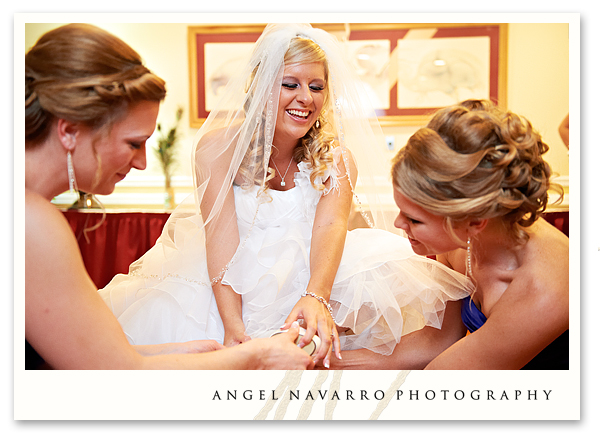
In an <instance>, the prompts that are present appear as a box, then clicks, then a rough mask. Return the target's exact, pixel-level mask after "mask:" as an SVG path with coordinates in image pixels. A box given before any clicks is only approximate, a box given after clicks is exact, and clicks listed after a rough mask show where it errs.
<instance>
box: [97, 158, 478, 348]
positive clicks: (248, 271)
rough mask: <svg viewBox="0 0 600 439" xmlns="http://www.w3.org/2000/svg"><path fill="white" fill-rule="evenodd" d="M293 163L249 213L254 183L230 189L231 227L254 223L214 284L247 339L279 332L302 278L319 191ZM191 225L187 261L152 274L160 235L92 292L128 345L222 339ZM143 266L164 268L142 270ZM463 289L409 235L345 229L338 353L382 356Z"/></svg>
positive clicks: (438, 317)
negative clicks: (235, 298) (228, 292)
mask: <svg viewBox="0 0 600 439" xmlns="http://www.w3.org/2000/svg"><path fill="white" fill-rule="evenodd" d="M298 168H299V172H297V173H296V174H295V179H294V181H295V187H293V188H291V189H289V190H287V191H275V190H268V194H269V195H270V196H271V197H272V201H271V202H269V203H265V204H261V205H260V208H259V209H258V214H257V216H256V218H255V214H256V193H257V190H258V187H255V188H254V189H253V190H250V191H245V190H243V189H242V188H240V187H239V186H235V187H234V194H235V205H236V213H237V217H238V224H239V225H240V227H239V229H240V230H248V228H249V226H250V225H251V223H252V222H253V221H254V224H253V225H252V227H251V231H250V233H249V235H248V236H246V234H245V233H244V236H240V242H244V241H245V244H244V245H243V246H242V248H241V249H240V250H238V254H237V256H236V257H235V258H234V263H233V264H232V265H231V266H230V268H229V270H228V271H227V272H226V273H225V275H224V277H223V280H222V282H223V283H225V284H228V285H230V286H231V287H232V288H233V289H234V290H235V291H236V292H237V293H239V294H240V295H241V296H242V312H243V320H244V324H245V327H246V332H247V334H248V335H249V336H250V337H252V338H256V337H264V336H269V335H270V334H271V333H272V332H273V331H274V330H276V329H278V328H279V327H280V326H281V325H282V324H283V322H284V320H285V319H286V317H287V316H288V314H289V313H290V311H291V310H292V308H293V307H294V305H295V304H296V302H297V301H298V300H299V299H300V297H301V294H302V293H303V292H304V291H305V289H306V285H307V284H308V281H309V277H310V269H309V260H310V246H311V234H312V225H313V220H314V217H315V211H316V207H317V203H318V202H319V199H320V197H321V195H322V194H321V192H319V191H317V190H316V189H314V188H313V186H312V185H311V183H310V181H309V176H310V168H309V167H308V165H307V164H306V163H299V164H298ZM327 177H328V175H325V177H324V178H323V180H326V179H327ZM332 180H333V187H334V188H332V189H329V190H335V186H336V184H337V181H335V176H333V175H332ZM195 227H197V226H195V225H194V223H193V221H190V224H189V227H188V230H187V232H186V236H187V237H186V238H185V240H186V242H185V245H184V246H183V248H182V250H179V251H182V252H185V253H186V255H185V257H183V258H179V259H180V260H183V261H185V264H183V265H185V266H177V267H171V268H172V269H167V268H160V270H158V269H155V270H152V266H153V264H155V265H156V267H158V262H157V261H159V260H161V254H166V253H168V252H169V251H172V249H168V248H164V247H165V246H163V245H162V243H161V240H160V239H159V241H158V242H157V244H156V245H155V246H154V247H153V248H152V249H151V250H149V252H148V253H147V254H146V255H145V256H144V261H143V264H144V267H141V269H140V268H139V267H138V268H135V269H132V270H131V271H130V274H129V275H122V274H120V275H117V276H116V277H115V278H114V279H113V280H112V281H111V282H110V283H109V284H108V285H107V286H106V287H105V288H104V289H102V290H100V294H101V296H102V298H103V299H104V301H105V302H106V303H107V304H108V306H109V307H110V308H111V310H112V311H113V312H114V314H115V315H116V316H117V318H118V320H119V322H120V324H121V326H122V327H123V330H124V331H125V334H126V335H127V337H128V339H129V341H130V342H131V343H132V344H155V343H167V342H180V341H187V340H193V339H214V340H217V341H219V342H222V341H223V335H224V330H223V324H222V322H221V319H220V317H219V312H218V309H217V305H216V302H215V298H214V296H213V292H212V288H211V287H210V281H209V276H208V271H207V267H206V254H205V249H204V244H203V242H198V241H200V240H201V239H200V238H198V237H197V236H198V235H199V234H197V233H194V228H195ZM180 241H181V240H180ZM134 265H135V264H134ZM134 265H132V268H133V267H134ZM180 265H181V264H180ZM166 270H169V271H166ZM150 272H154V273H162V274H160V275H158V274H152V275H148V274H143V273H150ZM190 273H192V274H190ZM471 290H472V284H471V282H470V281H469V279H468V278H467V277H465V276H463V275H461V274H460V273H457V272H455V271H453V270H451V269H449V268H447V267H445V266H444V265H442V264H440V263H438V262H436V261H434V260H432V259H429V258H426V257H422V256H418V255H416V254H415V253H414V252H413V251H412V249H411V247H410V244H409V242H408V240H407V239H405V238H403V237H401V236H399V235H395V234H392V233H390V232H387V231H383V230H378V229H355V230H351V231H349V232H348V234H347V237H346V244H345V247H344V253H343V256H342V260H341V263H340V266H339V269H338V271H337V275H336V278H335V282H334V286H333V289H332V292H331V298H330V304H331V306H332V308H333V310H334V314H335V320H336V322H337V324H338V325H339V326H340V327H343V328H349V331H347V333H346V334H345V335H342V336H341V337H340V341H341V342H342V348H343V349H359V348H368V349H370V350H372V351H374V352H377V353H381V354H385V355H388V354H390V353H391V352H392V350H393V349H394V346H395V345H396V344H397V343H398V341H399V340H400V337H401V336H402V335H404V334H407V333H409V332H412V331H415V330H417V329H420V328H422V327H423V326H424V325H430V326H433V327H436V328H440V327H441V323H442V319H443V314H444V309H445V305H446V302H447V301H448V300H458V299H461V298H463V297H466V296H468V295H469V294H470V292H471Z"/></svg>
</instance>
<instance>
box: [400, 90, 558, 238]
mask: <svg viewBox="0 0 600 439" xmlns="http://www.w3.org/2000/svg"><path fill="white" fill-rule="evenodd" d="M547 151H548V145H546V143H544V142H543V141H542V138H541V136H540V135H539V134H538V132H537V131H535V130H534V129H533V127H532V126H531V123H530V122H529V121H528V120H527V119H525V118H523V117H520V116H518V115H516V114H514V113H512V112H510V111H502V110H500V109H499V108H498V107H496V106H495V105H494V104H493V103H492V102H490V101H479V100H469V101H465V102H462V103H461V104H459V105H456V106H451V107H448V108H444V109H441V110H439V111H438V112H437V113H436V114H435V115H434V116H433V118H432V119H431V121H430V122H429V124H428V125H427V127H425V128H421V129H419V130H418V131H417V132H416V133H415V134H414V135H412V136H411V137H410V139H409V140H408V143H407V145H406V147H405V148H403V149H402V150H400V151H399V152H398V154H397V155H396V157H395V158H394V160H393V166H392V178H393V183H394V186H395V188H396V189H398V190H399V191H400V192H401V193H402V194H403V195H405V196H406V197H407V198H409V199H410V200H411V201H413V202H414V203H416V204H417V205H419V206H420V207H422V208H423V209H425V210H427V211H428V212H431V213H433V214H435V215H441V216H443V217H445V218H446V223H445V226H446V229H447V231H448V232H449V233H450V234H451V236H453V238H454V239H455V240H457V242H460V243H461V244H463V245H464V243H462V241H461V240H460V239H459V238H458V237H457V236H456V235H455V234H454V233H452V225H453V224H455V223H456V222H457V221H461V220H464V219H467V218H477V219H489V218H496V217H502V220H503V222H504V224H505V226H506V227H507V231H508V232H509V233H510V235H511V236H512V237H513V238H514V239H515V240H516V241H517V242H518V243H524V242H526V241H527V239H528V234H527V232H526V230H525V229H526V228H527V227H528V226H530V225H532V224H533V223H534V222H535V221H536V220H537V219H538V218H539V216H540V214H541V213H542V212H543V211H544V210H545V208H546V205H547V203H548V189H549V188H550V175H551V170H550V166H549V165H548V163H546V162H545V161H544V160H543V159H542V155H543V154H544V153H546V152H547ZM558 190H559V191H560V188H558Z"/></svg>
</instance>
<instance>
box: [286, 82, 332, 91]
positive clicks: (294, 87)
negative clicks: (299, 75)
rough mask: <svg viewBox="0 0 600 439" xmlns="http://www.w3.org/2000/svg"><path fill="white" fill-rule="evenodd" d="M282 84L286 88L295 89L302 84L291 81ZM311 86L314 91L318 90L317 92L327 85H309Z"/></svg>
mask: <svg viewBox="0 0 600 439" xmlns="http://www.w3.org/2000/svg"><path fill="white" fill-rule="evenodd" d="M282 86H283V87H284V88H287V89H288V90H295V89H297V88H298V87H300V84H296V83H291V82H284V83H283V84H282ZM309 88H310V89H311V90H312V91H317V92H318V91H323V90H325V87H324V86H322V85H309Z"/></svg>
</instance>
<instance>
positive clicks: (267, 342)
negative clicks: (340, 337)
mask: <svg viewBox="0 0 600 439" xmlns="http://www.w3.org/2000/svg"><path fill="white" fill-rule="evenodd" d="M298 333H299V325H298V322H294V323H293V324H290V327H289V330H288V331H287V332H284V333H282V334H277V335H276V336H274V337H271V338H261V339H255V340H252V341H251V342H249V343H246V344H245V345H244V346H248V347H249V348H250V347H252V348H253V349H255V348H256V346H262V349H264V351H263V352H264V353H263V354H262V355H261V356H260V359H259V360H260V364H259V368H260V369H278V370H304V369H312V368H313V367H314V363H313V361H312V359H311V357H310V355H308V354H307V353H306V352H305V351H303V350H302V349H300V348H299V347H298V346H296V339H297V338H298ZM262 349H261V351H262ZM261 351H259V352H261Z"/></svg>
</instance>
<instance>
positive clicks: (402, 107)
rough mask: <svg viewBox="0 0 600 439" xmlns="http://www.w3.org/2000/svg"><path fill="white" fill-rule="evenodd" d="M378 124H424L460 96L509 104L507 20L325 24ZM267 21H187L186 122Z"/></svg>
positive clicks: (197, 115)
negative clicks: (207, 23)
mask: <svg viewBox="0 0 600 439" xmlns="http://www.w3.org/2000/svg"><path fill="white" fill-rule="evenodd" d="M313 26H314V27H319V28H322V29H324V30H326V31H328V32H330V33H332V34H333V35H335V36H336V37H337V38H338V39H339V40H340V42H341V43H342V47H343V49H344V51H345V52H346V55H347V59H348V61H349V63H350V64H351V65H352V68H353V69H354V70H355V71H356V72H357V74H358V75H359V78H360V79H361V81H362V82H363V84H364V87H365V94H366V95H367V96H368V97H369V99H370V100H371V102H372V104H373V106H374V108H375V109H376V112H377V116H378V118H379V120H380V122H381V124H382V125H384V126H385V125H388V126H389V125H422V124H424V123H426V121H427V119H428V117H429V115H430V114H431V113H433V112H434V111H435V110H437V109H438V108H441V107H445V106H448V105H452V104H454V103H457V102H460V101H462V100H464V99H491V100H492V101H494V102H496V103H498V104H500V105H505V104H506V56H507V53H506V45H507V24H502V23H500V24H485V23H481V24H479V23H470V24H456V23H410V24H402V23H369V24H361V23H349V24H348V23H347V24H343V23H325V24H318V23H315V24H313ZM264 27H265V25H264V24H248V25H210V26H190V27H189V28H188V43H189V65H190V90H191V93H190V99H191V101H190V108H191V112H190V125H191V126H192V127H196V128H197V127H200V126H201V125H202V122H203V121H204V119H206V117H207V116H208V114H209V113H210V111H211V109H212V108H213V106H214V104H215V102H216V101H217V99H218V98H219V93H220V91H221V90H222V89H223V87H224V86H225V85H226V84H227V82H228V80H229V78H231V76H232V75H234V74H235V73H236V72H237V71H239V68H238V66H239V64H240V63H242V62H243V60H245V59H247V58H248V56H249V55H250V53H251V51H252V48H253V43H254V42H256V40H257V39H258V37H259V36H260V34H261V33H262V31H263V29H264Z"/></svg>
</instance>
